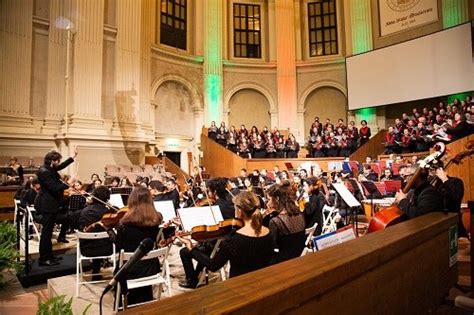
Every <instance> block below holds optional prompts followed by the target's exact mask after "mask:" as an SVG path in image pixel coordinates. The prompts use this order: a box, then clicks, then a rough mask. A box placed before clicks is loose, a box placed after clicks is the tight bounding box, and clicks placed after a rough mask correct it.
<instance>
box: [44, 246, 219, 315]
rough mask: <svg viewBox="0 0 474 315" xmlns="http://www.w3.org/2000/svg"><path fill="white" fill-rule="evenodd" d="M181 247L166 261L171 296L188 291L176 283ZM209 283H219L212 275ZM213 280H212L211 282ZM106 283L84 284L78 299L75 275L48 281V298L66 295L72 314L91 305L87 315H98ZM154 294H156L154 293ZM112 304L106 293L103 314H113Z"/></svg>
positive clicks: (109, 273)
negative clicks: (168, 263) (167, 263)
mask: <svg viewBox="0 0 474 315" xmlns="http://www.w3.org/2000/svg"><path fill="white" fill-rule="evenodd" d="M180 249H181V247H178V246H175V245H173V246H172V247H171V250H170V253H169V256H168V259H169V262H170V272H171V296H175V295H179V294H182V293H184V292H187V291H190V290H188V289H183V288H181V287H180V286H179V285H178V283H179V281H181V280H183V279H184V278H185V275H184V270H183V266H182V264H181V259H180V257H179V250H180ZM103 274H104V275H105V277H104V279H108V280H107V282H108V281H109V280H110V279H111V277H112V270H111V268H109V269H108V270H105V271H103ZM210 279H211V280H210V282H211V283H212V282H214V281H220V280H217V277H214V274H211V276H210ZM213 279H214V280H213ZM106 284H107V283H105V282H104V283H95V284H86V285H82V286H81V289H80V294H79V297H77V298H76V297H75V294H76V275H75V274H72V275H69V276H64V277H59V278H54V279H49V280H48V293H49V297H53V296H58V295H64V294H65V295H66V296H68V297H71V296H72V297H74V298H73V302H72V308H73V313H74V314H82V312H83V311H84V309H85V308H86V307H87V305H89V304H91V307H90V308H89V311H88V312H87V313H88V314H99V299H100V296H101V294H102V291H103V290H104V288H105V286H106ZM155 294H156V292H155ZM167 297H168V295H167V291H165V292H163V293H162V294H161V299H166V298H167ZM113 303H114V296H113V293H112V292H109V293H107V295H106V296H105V297H104V299H103V304H102V311H103V314H112V313H113Z"/></svg>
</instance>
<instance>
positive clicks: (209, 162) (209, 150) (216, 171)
mask: <svg viewBox="0 0 474 315" xmlns="http://www.w3.org/2000/svg"><path fill="white" fill-rule="evenodd" d="M201 150H202V152H203V154H204V155H203V157H202V160H201V164H202V165H203V166H204V167H205V168H206V172H208V173H209V174H211V176H213V177H214V176H225V177H232V176H239V175H240V170H241V169H242V168H245V167H246V161H245V159H243V158H241V157H240V156H238V155H237V154H235V153H233V152H232V151H230V150H228V149H226V148H225V147H223V146H222V145H220V144H219V143H217V142H215V141H214V140H212V139H209V138H208V137H207V135H206V134H204V133H203V134H202V135H201Z"/></svg>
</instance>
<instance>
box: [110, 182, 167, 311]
mask: <svg viewBox="0 0 474 315" xmlns="http://www.w3.org/2000/svg"><path fill="white" fill-rule="evenodd" d="M127 207H128V209H129V210H128V212H127V213H126V214H125V215H124V217H123V218H122V219H121V220H120V223H119V225H118V227H117V236H116V246H117V251H120V250H122V249H123V250H124V251H125V252H134V251H135V250H136V249H137V247H138V246H139V245H140V242H141V241H143V240H144V239H146V238H151V239H152V240H156V238H157V235H158V232H159V225H160V224H161V223H162V221H163V216H162V215H161V213H159V212H158V211H156V210H155V207H154V205H153V198H152V196H151V194H150V192H149V190H148V189H147V188H145V187H141V186H137V187H135V189H133V190H132V193H131V194H130V197H129V198H128V203H127ZM159 271H160V262H159V260H158V259H147V260H144V261H139V262H137V263H136V264H135V265H134V266H133V267H132V268H131V270H130V273H129V274H128V279H135V278H141V277H145V276H151V275H154V274H156V273H158V272H159ZM151 300H153V290H152V286H146V287H142V288H136V289H131V290H129V293H128V302H129V303H130V304H135V303H142V302H146V301H151Z"/></svg>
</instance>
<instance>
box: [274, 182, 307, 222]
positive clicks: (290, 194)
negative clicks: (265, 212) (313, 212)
mask: <svg viewBox="0 0 474 315" xmlns="http://www.w3.org/2000/svg"><path fill="white" fill-rule="evenodd" d="M266 193H267V195H268V196H270V197H272V199H273V200H274V203H275V210H276V211H277V212H278V213H280V212H282V211H283V210H286V213H288V215H290V216H293V215H298V214H301V212H300V210H299V209H298V207H297V206H296V194H295V192H294V191H293V189H292V188H291V183H290V181H288V180H284V181H283V182H281V184H274V185H272V186H270V187H269V188H268V189H267V192H266Z"/></svg>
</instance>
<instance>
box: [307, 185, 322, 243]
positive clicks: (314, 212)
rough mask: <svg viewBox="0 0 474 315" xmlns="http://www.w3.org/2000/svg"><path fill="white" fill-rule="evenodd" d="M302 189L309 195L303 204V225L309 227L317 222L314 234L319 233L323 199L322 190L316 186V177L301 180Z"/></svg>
mask: <svg viewBox="0 0 474 315" xmlns="http://www.w3.org/2000/svg"><path fill="white" fill-rule="evenodd" d="M303 189H304V190H305V192H306V193H307V194H308V195H309V200H308V202H307V203H306V204H305V206H304V216H305V226H306V228H310V227H312V226H313V225H314V224H315V223H318V226H317V227H316V230H315V232H314V235H320V234H321V231H322V228H323V207H324V204H325V199H324V195H323V192H322V191H321V190H320V189H319V187H318V179H317V178H316V177H310V178H308V179H305V180H303Z"/></svg>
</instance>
